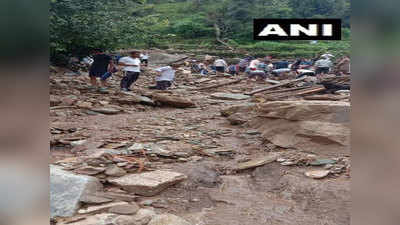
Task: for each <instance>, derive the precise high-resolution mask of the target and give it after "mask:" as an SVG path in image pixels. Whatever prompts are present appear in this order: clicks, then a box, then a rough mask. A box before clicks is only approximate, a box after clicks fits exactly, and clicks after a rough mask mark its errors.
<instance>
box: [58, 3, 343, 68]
mask: <svg viewBox="0 0 400 225" xmlns="http://www.w3.org/2000/svg"><path fill="white" fill-rule="evenodd" d="M253 18H342V19H343V27H344V32H343V33H344V36H343V37H344V39H345V40H344V41H340V42H338V41H331V42H329V41H325V42H319V43H318V44H317V45H310V44H309V43H308V42H304V41H298V42H260V41H253V40H252V35H253V33H252V29H253V27H252V22H253ZM349 20H350V0H147V1H146V0H51V8H50V43H51V49H50V50H51V56H52V59H53V60H56V59H60V56H65V55H68V54H73V55H85V54H87V52H88V50H89V49H91V48H96V47H100V48H106V49H108V50H115V49H118V48H149V47H158V48H178V49H179V48H181V49H199V48H202V49H215V48H216V47H217V48H218V47H219V46H220V47H221V48H222V47H226V45H227V46H230V47H232V48H234V49H237V50H243V51H255V52H257V51H269V52H270V54H273V55H277V56H286V55H287V56H298V55H304V56H308V55H311V54H313V53H315V52H316V51H321V50H331V51H336V52H340V53H343V52H348V51H349V48H350V41H349V38H350V37H349V36H350V30H349V28H350V27H349V26H350V25H349Z"/></svg>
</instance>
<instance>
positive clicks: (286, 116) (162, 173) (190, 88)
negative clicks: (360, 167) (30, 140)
mask: <svg viewBox="0 0 400 225" xmlns="http://www.w3.org/2000/svg"><path fill="white" fill-rule="evenodd" d="M152 54H154V55H156V54H161V53H159V52H154V53H152ZM151 57H152V55H151ZM155 58H156V57H155ZM150 59H151V58H150ZM157 59H160V60H161V61H160V62H159V63H157V62H151V60H150V65H149V67H148V68H144V71H143V73H142V74H141V75H140V77H139V79H138V81H137V82H136V83H135V84H134V85H133V86H132V90H133V91H132V92H129V93H123V92H120V90H119V82H120V80H121V78H122V74H121V72H118V73H116V74H114V75H113V76H112V78H111V80H110V81H109V84H110V87H109V88H108V89H107V91H102V92H99V91H97V90H91V89H90V88H89V85H90V84H89V77H88V75H87V73H85V72H82V74H81V75H77V74H74V73H73V72H71V71H69V70H67V69H65V68H59V67H51V68H50V70H51V75H50V80H49V85H50V133H51V142H50V164H51V165H50V174H51V176H50V181H51V182H50V187H51V193H50V205H51V217H52V218H51V221H52V224H57V225H65V224H75V225H111V224H112V225H146V224H148V225H225V224H229V225H264V224H269V225H297V224H299V225H304V224H312V225H347V224H350V205H351V200H350V156H351V153H350V126H349V122H350V108H351V104H350V93H349V92H348V91H337V90H333V91H332V90H330V89H326V86H324V85H320V84H318V83H317V82H316V81H315V79H313V77H311V78H310V77H304V78H303V79H297V80H294V79H287V80H278V81H276V80H267V81H266V82H255V81H248V80H247V79H244V78H245V75H240V76H216V75H208V76H201V75H200V74H193V73H191V71H190V67H189V63H188V62H189V61H190V60H191V59H192V56H180V57H178V56H174V57H172V59H171V60H172V61H177V60H179V59H182V61H181V62H182V66H181V67H180V68H179V70H178V71H177V74H176V80H175V84H174V85H173V86H172V87H171V88H170V89H168V90H167V91H153V90H149V89H148V88H147V87H148V86H150V85H153V83H154V78H155V76H156V74H155V72H153V70H152V69H154V68H155V67H156V66H158V65H162V64H165V63H169V61H168V54H165V53H163V55H162V57H161V56H159V57H158V58H157ZM185 62H186V63H185ZM154 63H155V64H154ZM156 64H157V65H156ZM326 79H329V80H330V81H331V82H333V83H336V84H341V83H343V82H349V78H346V77H339V78H337V77H334V76H327V78H326ZM265 89H266V90H265Z"/></svg>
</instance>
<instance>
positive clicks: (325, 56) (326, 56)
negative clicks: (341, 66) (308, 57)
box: [321, 52, 334, 59]
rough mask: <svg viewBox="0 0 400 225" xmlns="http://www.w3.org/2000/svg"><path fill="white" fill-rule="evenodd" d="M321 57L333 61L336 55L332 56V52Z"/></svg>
mask: <svg viewBox="0 0 400 225" xmlns="http://www.w3.org/2000/svg"><path fill="white" fill-rule="evenodd" d="M321 57H323V58H328V59H331V58H333V57H334V55H332V54H331V53H330V52H327V53H325V54H323V55H321Z"/></svg>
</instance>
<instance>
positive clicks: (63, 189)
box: [50, 165, 103, 218]
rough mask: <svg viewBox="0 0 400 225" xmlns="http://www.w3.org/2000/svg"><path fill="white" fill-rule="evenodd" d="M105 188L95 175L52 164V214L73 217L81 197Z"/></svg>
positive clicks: (53, 215) (52, 215)
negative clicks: (65, 169) (66, 169)
mask: <svg viewBox="0 0 400 225" xmlns="http://www.w3.org/2000/svg"><path fill="white" fill-rule="evenodd" d="M102 189H103V185H102V184H101V183H100V181H99V180H98V179H96V178H94V177H89V176H83V175H75V174H73V173H71V172H67V171H64V170H62V169H61V168H60V167H57V166H53V165H50V215H51V217H52V218H54V217H71V216H73V215H74V214H75V213H76V211H77V210H78V208H79V207H80V199H81V198H82V197H83V196H84V195H87V194H89V193H96V192H98V191H101V190H102Z"/></svg>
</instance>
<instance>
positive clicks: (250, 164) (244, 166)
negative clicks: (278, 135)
mask: <svg viewBox="0 0 400 225" xmlns="http://www.w3.org/2000/svg"><path fill="white" fill-rule="evenodd" d="M279 156H280V154H279V153H270V154H269V155H267V156H265V157H262V158H259V159H254V160H251V161H248V162H244V163H240V164H239V165H238V166H237V167H236V168H235V170H246V169H251V168H254V167H259V166H263V165H265V164H268V163H272V162H275V161H276V160H277V159H278V158H279Z"/></svg>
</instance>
